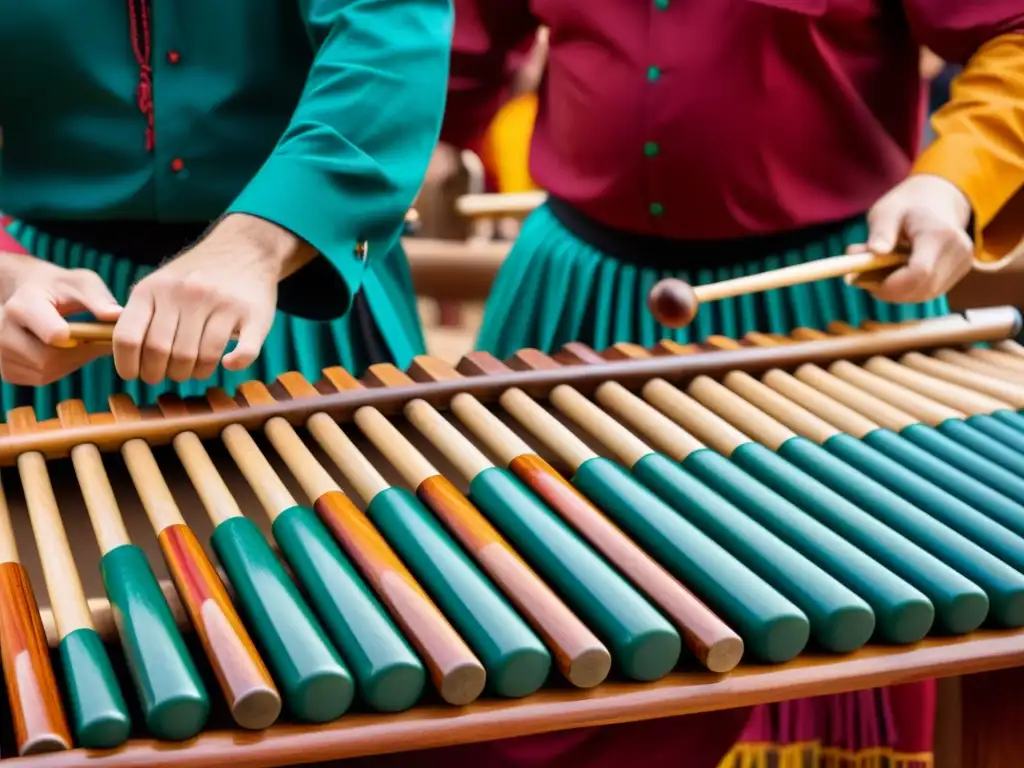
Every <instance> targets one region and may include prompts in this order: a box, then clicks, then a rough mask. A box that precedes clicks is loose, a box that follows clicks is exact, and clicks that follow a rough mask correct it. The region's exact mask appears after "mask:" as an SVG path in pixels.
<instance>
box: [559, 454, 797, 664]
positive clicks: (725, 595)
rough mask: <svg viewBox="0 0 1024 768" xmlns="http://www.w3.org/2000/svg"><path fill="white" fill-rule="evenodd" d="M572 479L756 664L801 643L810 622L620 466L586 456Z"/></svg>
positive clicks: (790, 652)
mask: <svg viewBox="0 0 1024 768" xmlns="http://www.w3.org/2000/svg"><path fill="white" fill-rule="evenodd" d="M572 482H573V485H575V486H576V487H577V488H579V490H580V492H581V493H583V494H584V495H585V496H587V497H588V498H589V499H590V500H591V501H592V502H593V503H594V504H595V505H596V506H598V507H600V508H601V509H603V510H604V511H605V512H606V513H607V514H608V515H609V516H610V517H611V518H612V519H613V520H615V521H616V522H617V523H618V524H619V525H620V526H621V527H622V528H623V529H624V530H625V531H626V532H627V533H629V534H630V535H631V536H632V537H633V538H634V539H635V540H636V541H637V542H638V543H640V544H641V545H642V546H643V547H644V549H645V550H646V551H647V552H648V554H650V555H651V556H652V557H654V559H656V560H657V561H658V562H660V563H661V564H662V565H663V566H664V567H665V568H666V569H668V570H669V571H670V572H671V573H673V574H674V575H675V576H676V577H677V578H678V579H680V581H682V582H683V583H684V584H685V585H686V586H687V587H689V588H690V589H691V590H693V592H694V593H696V594H697V596H698V597H700V598H701V600H703V601H704V602H705V603H707V605H708V607H709V608H711V610H713V611H714V612H715V613H716V614H718V615H719V616H720V617H721V618H722V619H723V620H724V621H725V622H726V623H727V624H729V626H731V627H732V628H733V629H734V630H736V632H737V633H738V634H739V635H740V636H741V637H742V638H743V644H744V646H745V647H746V648H747V650H748V651H749V652H750V653H751V654H752V655H753V656H755V657H756V658H757V659H759V660H761V661H765V662H772V663H777V662H783V661H788V660H789V659H792V658H793V657H794V656H796V655H797V654H798V653H800V651H802V650H803V649H804V647H805V646H806V645H807V641H808V639H809V638H810V622H809V621H808V618H807V616H806V615H804V613H803V612H802V611H801V610H800V609H799V608H798V607H797V606H795V605H794V604H793V603H792V602H790V600H788V599H787V598H786V597H784V596H783V595H781V594H779V592H778V591H776V590H775V589H773V588H772V587H771V586H769V585H768V584H766V583H765V582H764V580H762V579H761V578H760V577H759V576H757V575H756V574H755V573H754V572H753V571H752V570H751V569H750V568H748V567H747V566H746V565H744V564H743V563H741V562H740V561H739V560H738V559H737V558H735V557H733V555H731V554H729V552H728V551H726V550H725V549H724V548H723V547H722V546H720V545H719V544H717V543H715V541H714V540H713V539H711V538H710V537H708V536H706V535H705V534H704V533H702V532H701V531H700V530H699V529H698V528H697V527H696V526H694V525H693V524H692V523H690V522H689V521H688V520H686V519H684V518H683V517H682V516H680V515H679V513H677V512H676V511H675V510H674V509H672V507H670V506H668V504H666V503H665V502H664V501H662V500H661V499H660V498H658V496H656V495H655V494H654V493H653V492H652V491H650V490H648V489H647V488H645V487H644V486H643V485H641V484H640V483H639V482H637V480H636V479H635V478H633V477H632V476H631V475H630V474H629V473H628V472H627V471H626V470H624V469H623V468H622V467H620V466H619V465H618V464H616V463H615V462H613V461H611V460H609V459H606V458H604V457H600V456H598V457H594V458H592V459H588V460H587V461H585V462H583V464H581V465H580V466H579V468H578V469H577V470H576V474H575V475H574V476H573V479H572Z"/></svg>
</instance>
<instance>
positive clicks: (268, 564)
mask: <svg viewBox="0 0 1024 768" xmlns="http://www.w3.org/2000/svg"><path fill="white" fill-rule="evenodd" d="M211 541H212V543H213V549H214V552H216V553H217V558H218V559H219V560H220V562H221V565H223V566H224V571H225V572H226V573H227V576H228V580H229V581H230V582H231V586H232V587H234V589H235V592H236V594H237V595H238V600H237V604H238V607H239V608H241V613H242V615H243V616H244V617H245V620H246V625H247V626H248V628H249V629H250V630H251V631H252V633H253V639H254V641H255V642H256V645H257V647H258V648H259V650H260V654H261V655H262V656H263V658H264V659H266V661H267V665H268V666H269V667H270V672H271V674H272V675H273V676H274V680H275V681H276V682H277V684H278V685H279V686H280V687H281V691H282V693H283V694H284V703H285V705H286V706H287V707H288V709H289V711H290V712H291V713H292V714H293V715H294V716H295V717H296V718H298V719H299V720H305V721H307V722H313V723H324V722H328V721H330V720H334V719H336V718H338V717H341V715H342V714H344V713H345V711H346V710H347V709H348V708H349V705H350V704H351V703H352V698H353V696H354V694H355V686H354V684H353V681H352V676H351V674H349V671H348V669H347V668H346V667H345V665H344V664H343V663H342V661H341V657H340V656H338V652H337V651H336V650H335V649H334V647H333V646H332V645H331V644H330V642H329V641H328V639H327V635H326V634H325V633H324V631H323V629H322V628H321V626H320V622H319V621H317V620H316V618H314V616H313V613H312V612H311V611H310V609H309V607H308V606H307V605H306V603H305V601H304V600H303V599H302V596H301V595H300V594H299V590H298V588H297V587H296V586H295V582H294V581H292V579H291V577H290V576H289V575H288V574H287V573H286V572H285V570H284V568H283V567H282V565H281V561H280V560H278V559H277V555H275V554H274V551H273V550H272V549H271V548H270V544H269V542H268V541H267V539H266V537H264V535H263V534H262V533H261V532H260V529H259V528H257V527H256V524H255V523H254V522H253V521H252V520H249V519H248V518H245V517H232V518H230V519H228V520H225V521H224V522H222V523H221V524H220V525H218V526H217V527H216V529H214V531H213V536H212V537H211Z"/></svg>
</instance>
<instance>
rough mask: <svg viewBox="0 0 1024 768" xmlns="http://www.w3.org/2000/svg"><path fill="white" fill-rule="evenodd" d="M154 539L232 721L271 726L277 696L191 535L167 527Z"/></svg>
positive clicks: (186, 530)
mask: <svg viewBox="0 0 1024 768" xmlns="http://www.w3.org/2000/svg"><path fill="white" fill-rule="evenodd" d="M158 540H159V542H160V549H161V551H162V552H163V555H164V559H165V560H166V562H167V569H168V571H169V572H170V574H171V578H172V579H174V586H175V587H176V588H177V590H178V595H179V596H180V597H181V601H182V603H183V604H184V606H185V609H186V610H187V611H188V615H189V618H190V619H191V620H192V626H193V627H194V628H195V630H196V632H197V633H198V635H199V640H200V642H201V643H202V645H203V649H204V650H205V651H206V655H207V656H208V657H209V659H210V663H211V665H212V666H213V671H214V674H216V676H217V681H218V682H219V683H220V687H221V690H222V691H223V692H224V695H225V697H226V698H227V700H228V704H229V705H230V707H231V713H232V715H233V716H234V718H235V720H236V722H237V723H238V724H239V725H240V726H242V727H243V728H251V729H261V728H266V727H268V726H270V725H271V724H272V723H273V722H274V721H275V720H277V717H278V715H279V714H280V712H281V698H280V696H279V695H278V693H277V689H276V688H275V686H274V682H273V680H272V679H271V677H270V673H269V672H268V671H267V668H266V666H265V665H264V663H263V660H262V659H261V658H260V655H259V653H258V652H257V651H256V647H255V646H254V645H253V642H252V640H251V639H250V638H249V633H248V632H247V631H246V629H245V627H244V626H243V624H242V620H241V619H240V618H239V616H238V613H237V612H236V611H235V607H234V606H233V605H232V604H231V600H230V598H229V597H228V593H227V591H226V590H225V589H224V585H223V584H222V583H221V581H220V578H219V577H218V576H217V572H216V571H215V570H214V568H213V564H212V563H210V560H209V558H207V556H206V553H205V552H204V551H203V548H202V547H201V546H200V544H199V541H198V540H197V539H196V537H195V534H193V533H192V531H191V529H189V528H188V526H186V525H169V526H167V527H166V528H164V529H163V530H162V531H160V534H159V536H158Z"/></svg>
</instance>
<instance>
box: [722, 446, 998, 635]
mask: <svg viewBox="0 0 1024 768" xmlns="http://www.w3.org/2000/svg"><path fill="white" fill-rule="evenodd" d="M732 458H733V461H735V462H736V463H737V464H738V465H739V466H740V467H742V468H743V469H745V470H746V471H747V472H749V473H750V474H752V475H753V476H754V477H756V478H758V479H759V480H761V482H763V483H765V485H768V486H769V487H771V488H773V489H775V490H776V491H777V492H778V493H780V494H782V495H783V496H785V497H786V498H788V499H789V500H790V501H792V502H793V503H794V504H796V505H797V506H799V507H801V508H802V509H804V510H806V511H807V512H808V513H810V514H812V515H814V516H815V517H816V518H818V520H820V521H821V522H822V523H823V524H825V525H827V526H828V527H829V528H831V529H832V530H833V531H835V532H836V533H837V534H839V535H840V536H842V537H844V538H845V539H846V540H847V541H849V542H850V543H851V544H853V545H854V546H856V547H858V548H860V549H861V550H863V551H864V552H866V553H867V554H869V555H871V556H872V557H873V558H875V559H876V560H878V561H879V562H880V563H882V564H883V565H885V566H887V567H888V568H890V569H891V570H892V571H893V572H894V573H896V574H898V575H900V576H902V577H903V578H904V579H906V580H907V581H908V582H910V583H911V584H913V585H914V586H915V587H917V588H918V589H920V590H921V591H922V592H923V593H924V594H925V595H926V596H927V597H928V599H929V600H931V602H932V604H933V605H934V606H935V618H936V622H937V624H938V626H939V627H940V628H941V629H942V630H944V631H947V632H954V633H956V634H961V633H964V632H970V631H971V630H973V629H977V628H978V626H980V625H981V622H982V621H984V619H985V616H986V615H987V614H988V597H987V596H986V595H985V592H984V591H983V590H982V589H981V588H980V587H978V586H977V585H976V584H973V583H972V582H970V581H968V580H967V579H966V578H964V576H962V575H961V574H959V573H957V572H956V571H954V570H953V569H952V568H950V567H949V566H948V565H946V564H945V563H943V562H942V561H941V560H939V559H938V558H936V557H935V556H934V555H932V554H930V553H929V552H927V551H925V550H924V549H923V548H921V547H919V546H918V545H917V544H915V543H913V542H912V541H910V540H909V539H907V538H905V537H904V536H902V535H901V534H899V533H897V532H896V531H894V530H892V529H891V528H890V527H888V526H887V525H884V524H883V523H881V522H879V521H878V520H876V519H875V518H874V517H872V516H871V515H869V514H868V513H867V512H865V511H864V510H862V509H861V508H860V507H858V506H857V505H856V504H853V503H852V502H850V501H848V500H847V499H846V498H845V497H843V496H841V495H839V494H838V493H836V492H835V491H834V490H833V489H832V488H830V487H829V486H828V485H825V484H823V483H821V482H819V481H818V480H816V479H815V478H814V477H813V476H811V475H810V474H809V473H807V472H805V471H803V469H802V468H800V469H798V468H797V467H795V466H794V465H793V464H790V463H789V462H788V461H786V460H785V459H783V458H782V457H781V456H779V455H778V454H776V453H775V452H774V451H771V450H769V449H768V448H765V447H764V446H763V445H760V444H758V443H746V444H744V445H741V446H740V447H739V448H737V449H736V450H735V451H734V452H733V454H732Z"/></svg>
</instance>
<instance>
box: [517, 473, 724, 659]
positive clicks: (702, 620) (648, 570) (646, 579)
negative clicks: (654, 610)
mask: <svg viewBox="0 0 1024 768" xmlns="http://www.w3.org/2000/svg"><path fill="white" fill-rule="evenodd" d="M509 469H510V470H512V472H513V473H515V475H516V476H517V477H518V478H519V479H520V480H522V481H523V483H525V484H526V485H527V487H529V488H530V489H531V490H533V492H534V493H536V494H537V495H538V496H540V498H541V499H543V500H544V502H545V503H546V504H547V505H548V506H549V507H551V508H552V509H553V510H555V511H556V512H557V513H558V514H559V515H561V516H562V518H563V519H564V520H565V521H566V522H568V523H569V524H570V525H571V526H572V527H573V528H575V529H576V531H577V532H578V533H579V534H580V535H581V536H583V537H584V538H585V539H586V540H587V541H589V542H590V544H591V545H592V546H593V547H594V548H595V549H596V550H597V551H598V552H600V553H601V554H603V555H604V556H605V557H607V558H608V560H609V562H611V563H612V565H614V566H615V567H616V568H617V569H618V570H619V571H620V572H621V573H622V574H623V575H624V576H625V577H626V578H628V579H629V580H630V581H631V582H632V583H633V584H634V585H635V586H636V587H637V588H638V589H639V590H640V591H641V592H643V593H644V594H646V595H647V596H648V597H649V598H650V599H651V601H652V602H653V603H654V604H655V605H656V606H658V607H659V608H660V609H661V610H662V611H664V612H665V615H666V617H667V618H668V619H669V620H670V621H671V622H672V623H673V624H674V625H675V626H676V628H677V629H678V630H679V632H680V634H681V635H682V637H683V642H684V643H686V647H687V648H688V649H689V650H690V652H691V653H693V655H694V656H696V657H697V659H699V660H700V662H701V663H706V662H707V658H708V652H709V649H711V648H714V647H716V645H717V644H718V643H719V642H721V641H722V640H725V639H727V638H731V637H734V634H735V633H733V631H732V630H731V629H729V627H728V626H727V625H726V624H725V623H724V622H723V621H722V620H721V619H719V618H718V617H717V616H716V615H715V614H714V613H713V612H712V611H711V609H710V608H708V607H707V606H706V605H704V603H703V602H701V600H700V599H699V598H698V597H697V596H696V595H694V594H693V593H692V592H690V590H688V589H687V588H686V587H684V586H683V585H682V584H681V583H679V582H678V581H676V579H674V578H673V577H672V576H671V575H670V574H669V573H668V571H666V570H665V569H664V568H662V567H661V565H659V564H658V563H657V562H656V561H654V560H653V559H652V558H651V556H650V555H648V554H647V553H646V552H645V551H644V550H643V549H641V548H640V547H639V546H637V544H636V543H634V542H633V540H632V539H630V538H629V537H628V536H626V534H625V533H623V532H622V531H621V530H620V529H619V528H618V527H617V526H616V525H615V524H614V523H612V522H611V521H610V520H609V519H608V518H607V517H605V515H604V513H603V512H601V511H600V510H599V509H598V508H597V507H595V506H594V505H593V504H591V503H590V501H589V500H588V499H587V498H586V497H585V496H584V495H583V494H581V493H580V492H579V491H577V490H576V488H574V487H573V486H572V485H571V484H570V483H569V482H568V481H567V480H566V479H565V478H564V477H562V476H561V475H560V474H559V473H558V472H557V470H555V468H554V467H552V466H551V465H550V464H548V463H547V462H546V461H545V460H544V459H542V458H541V457H540V456H537V455H535V454H523V455H521V456H517V457H516V458H514V459H513V460H512V463H511V464H509Z"/></svg>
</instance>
